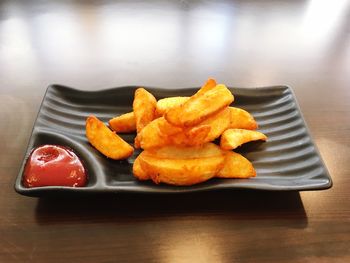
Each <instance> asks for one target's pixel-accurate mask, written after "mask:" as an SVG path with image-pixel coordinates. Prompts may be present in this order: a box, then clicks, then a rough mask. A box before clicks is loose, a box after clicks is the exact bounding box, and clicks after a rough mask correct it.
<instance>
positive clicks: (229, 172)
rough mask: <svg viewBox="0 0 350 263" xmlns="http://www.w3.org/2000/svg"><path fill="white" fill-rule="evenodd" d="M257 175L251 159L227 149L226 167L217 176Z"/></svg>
mask: <svg viewBox="0 0 350 263" xmlns="http://www.w3.org/2000/svg"><path fill="white" fill-rule="evenodd" d="M254 176H256V172H255V169H254V167H253V165H252V163H251V162H250V161H248V160H247V159H246V158H245V157H243V156H242V155H240V154H238V153H235V152H231V151H227V152H226V156H225V161H224V167H223V168H222V169H221V170H220V171H219V172H218V174H217V175H216V177H220V178H249V177H254Z"/></svg>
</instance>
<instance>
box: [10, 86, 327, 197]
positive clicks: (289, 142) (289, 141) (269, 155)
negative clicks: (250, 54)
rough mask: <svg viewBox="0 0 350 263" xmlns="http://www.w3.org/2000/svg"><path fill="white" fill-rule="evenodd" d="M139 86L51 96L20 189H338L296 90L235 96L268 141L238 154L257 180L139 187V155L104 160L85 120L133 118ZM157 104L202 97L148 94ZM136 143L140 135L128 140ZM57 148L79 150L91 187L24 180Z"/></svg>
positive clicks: (55, 90) (37, 192) (60, 90)
mask: <svg viewBox="0 0 350 263" xmlns="http://www.w3.org/2000/svg"><path fill="white" fill-rule="evenodd" d="M136 88H137V86H128V87H120V88H113V89H108V90H102V91H92V92H91V91H81V90H76V89H72V88H68V87H64V86H60V85H52V86H50V87H49V88H48V89H47V92H46V95H45V97H44V99H43V102H42V105H41V108H40V111H39V114H38V117H37V120H36V122H35V125H34V128H33V133H32V136H31V139H30V141H29V145H28V148H27V152H26V155H25V158H24V161H23V164H22V168H21V170H20V172H19V174H18V177H17V180H16V184H15V189H16V191H17V192H18V193H20V194H23V195H28V196H43V195H46V194H52V193H54V194H56V193H69V192H70V193H93V192H94V193H98V192H101V193H103V192H115V193H121V192H137V193H148V192H151V193H184V192H194V191H204V190H219V189H235V188H246V189H259V190H297V191H299V190H316V189H326V188H329V187H331V186H332V182H331V178H330V176H329V174H328V172H327V169H326V168H325V165H324V163H323V161H322V160H321V158H320V155H319V153H318V150H317V149H316V147H315V145H314V143H313V141H312V139H311V137H310V135H309V133H308V129H307V127H306V125H305V121H304V120H303V117H302V115H301V112H300V109H299V106H298V104H297V102H296V100H295V96H294V95H293V92H292V90H291V89H290V88H289V87H286V86H274V87H263V88H249V89H244V88H231V91H232V92H233V94H234V95H235V102H234V104H233V105H234V106H236V107H241V108H243V109H245V110H248V111H249V112H250V113H252V114H253V116H254V117H255V118H256V120H257V122H258V124H259V130H260V131H262V132H263V133H265V134H266V135H267V136H268V137H269V139H268V141H267V142H266V143H251V144H248V145H246V146H244V147H241V149H240V150H239V151H240V152H241V153H242V154H243V155H245V156H246V157H247V158H248V159H249V160H251V161H252V162H253V165H254V167H255V168H256V171H257V177H255V178H252V179H212V180H210V181H208V182H206V183H202V184H199V185H195V186H191V187H174V186H168V185H155V184H153V183H152V182H140V181H137V180H136V179H135V178H134V177H133V175H132V164H133V161H134V159H135V158H136V156H137V154H138V153H139V151H136V152H135V154H134V156H132V157H131V158H129V159H128V160H123V161H114V160H109V159H107V158H105V157H104V156H102V155H101V154H100V153H98V152H97V151H96V150H95V149H94V148H93V147H92V146H91V145H90V144H89V143H88V141H87V139H86V137H85V120H86V117H87V116H89V115H90V114H94V115H96V116H97V117H98V118H100V119H101V120H103V121H104V122H107V121H108V120H109V119H110V118H112V117H114V116H116V115H120V114H122V113H126V112H129V111H131V110H132V108H131V107H132V106H131V105H132V100H133V94H134V91H135V89H136ZM146 89H147V90H149V91H151V92H152V94H154V95H155V96H156V98H157V99H161V98H164V97H170V96H188V95H191V94H193V93H194V92H195V90H197V88H191V89H178V90H167V89H158V88H146ZM121 136H122V137H123V138H124V139H125V140H126V141H127V142H129V143H132V142H133V140H134V137H135V134H126V135H121ZM43 144H58V145H64V146H68V147H70V148H72V149H73V150H74V151H75V152H76V153H77V155H78V156H79V157H80V158H81V159H82V160H83V162H84V163H85V166H86V168H87V170H88V174H89V183H88V185H87V187H82V188H71V187H61V186H51V187H40V188H31V189H28V188H25V187H24V186H23V184H22V182H21V181H22V175H23V168H24V165H25V161H26V159H27V158H28V156H29V154H30V152H31V150H32V149H33V148H34V147H37V146H40V145H43Z"/></svg>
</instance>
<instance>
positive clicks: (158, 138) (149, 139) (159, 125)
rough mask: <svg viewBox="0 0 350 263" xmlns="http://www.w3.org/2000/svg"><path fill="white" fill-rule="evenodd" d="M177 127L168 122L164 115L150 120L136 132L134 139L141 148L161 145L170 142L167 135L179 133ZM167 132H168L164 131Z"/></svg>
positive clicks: (179, 130) (179, 129)
mask: <svg viewBox="0 0 350 263" xmlns="http://www.w3.org/2000/svg"><path fill="white" fill-rule="evenodd" d="M181 131H182V129H181V128H179V127H174V126H173V125H171V124H169V123H168V122H167V121H166V120H165V119H164V117H161V118H158V119H155V120H153V121H151V122H150V123H149V124H148V125H147V126H145V127H144V129H143V130H142V131H141V132H140V133H138V134H137V136H136V139H135V141H136V142H138V144H139V145H140V147H141V148H142V149H150V148H153V147H161V146H164V145H167V144H170V140H169V136H170V135H173V134H176V133H180V132H181ZM166 132H168V133H166Z"/></svg>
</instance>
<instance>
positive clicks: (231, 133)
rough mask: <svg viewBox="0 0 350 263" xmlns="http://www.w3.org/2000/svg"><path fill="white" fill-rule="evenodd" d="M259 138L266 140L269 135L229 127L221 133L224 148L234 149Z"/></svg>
mask: <svg viewBox="0 0 350 263" xmlns="http://www.w3.org/2000/svg"><path fill="white" fill-rule="evenodd" d="M258 140H262V141H266V140H267V137H266V135H265V134H263V133H261V132H258V131H251V130H244V129H228V130H226V131H225V132H224V133H223V134H222V135H221V139H220V147H221V149H223V150H233V149H236V148H237V147H238V146H241V145H242V144H244V143H247V142H251V141H258Z"/></svg>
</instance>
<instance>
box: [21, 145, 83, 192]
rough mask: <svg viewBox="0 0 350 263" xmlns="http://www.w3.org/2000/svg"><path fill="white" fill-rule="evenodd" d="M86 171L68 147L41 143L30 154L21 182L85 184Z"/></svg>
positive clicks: (63, 184) (35, 184)
mask: <svg viewBox="0 0 350 263" xmlns="http://www.w3.org/2000/svg"><path fill="white" fill-rule="evenodd" d="M86 183H87V173H86V169H85V168H84V166H83V164H82V162H81V160H80V159H79V157H78V156H77V155H76V154H75V153H74V152H73V151H72V150H71V149H70V148H68V147H64V146H59V145H43V146H40V147H38V148H35V149H34V150H33V151H32V153H31V154H30V156H29V158H28V160H27V163H26V166H25V168H24V178H23V184H24V185H25V186H26V187H40V186H72V187H79V186H85V185H86Z"/></svg>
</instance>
